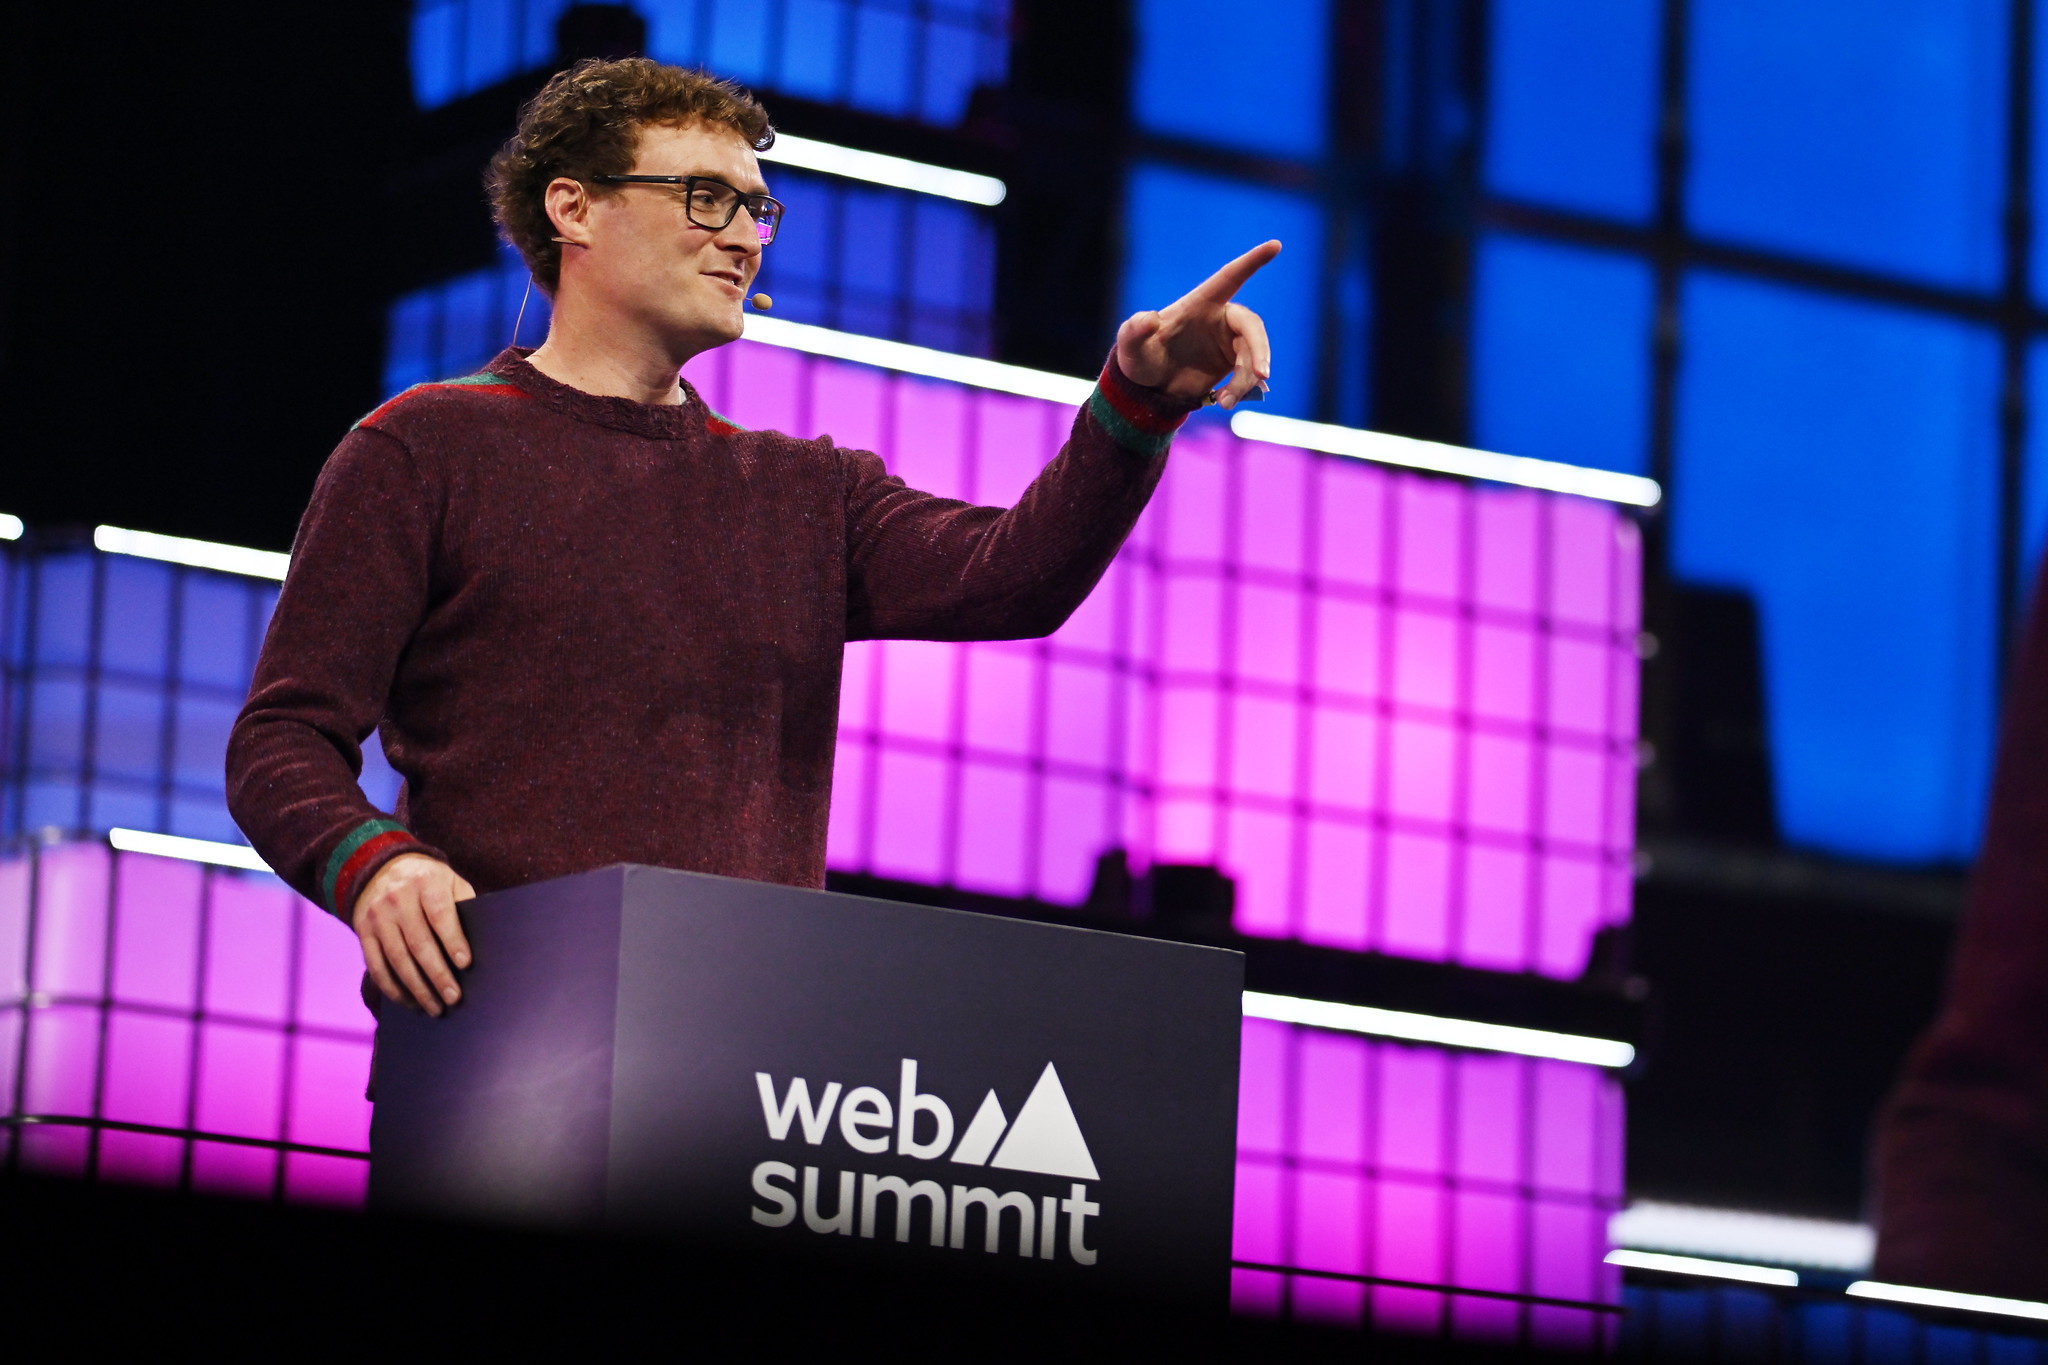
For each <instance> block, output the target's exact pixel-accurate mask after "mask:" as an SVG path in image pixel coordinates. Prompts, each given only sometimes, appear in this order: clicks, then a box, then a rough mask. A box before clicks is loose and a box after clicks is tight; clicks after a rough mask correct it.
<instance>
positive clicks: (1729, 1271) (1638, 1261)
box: [1607, 1251, 1799, 1288]
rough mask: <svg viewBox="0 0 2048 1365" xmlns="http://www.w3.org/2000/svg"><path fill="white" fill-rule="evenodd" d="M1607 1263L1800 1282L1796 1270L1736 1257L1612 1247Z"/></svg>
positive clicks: (1750, 1281) (1780, 1282)
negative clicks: (1711, 1258) (1743, 1261)
mask: <svg viewBox="0 0 2048 1365" xmlns="http://www.w3.org/2000/svg"><path fill="white" fill-rule="evenodd" d="M1607 1264H1609V1265H1618V1266H1626V1267H1628V1268H1629V1269H1631V1270H1661V1271H1663V1272H1664V1273H1665V1274H1667V1275H1705V1276H1707V1277H1709V1278H1711V1279H1716V1280H1741V1281H1742V1282H1743V1283H1745V1284H1776V1285H1783V1286H1785V1287H1787V1288H1792V1287H1795V1286H1797V1285H1798V1283H1799V1275H1798V1273H1797V1272H1796V1271H1791V1270H1778V1269H1776V1268H1774V1267H1772V1266H1767V1265H1737V1264H1736V1263H1735V1262H1733V1261H1703V1260H1701V1259H1700V1258H1699V1257H1697V1256H1666V1255H1664V1254H1662V1253H1661V1252H1656V1251H1610V1252H1608V1253H1607Z"/></svg>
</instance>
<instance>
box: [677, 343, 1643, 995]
mask: <svg viewBox="0 0 2048 1365" xmlns="http://www.w3.org/2000/svg"><path fill="white" fill-rule="evenodd" d="M687 373H689V374H690V375H691V377H692V378H693V379H694V380H695V381H696V382H697V383H698V385H699V386H700V388H701V389H702V391H703V392H704V395H705V398H706V400H707V401H708V402H709V403H710V404H711V405H712V406H713V407H715V408H717V409H718V410H719V411H720V412H723V413H726V414H727V415H729V416H731V417H733V418H734V419H735V420H736V421H739V422H740V423H742V424H743V425H747V426H752V427H763V428H767V427H773V428H778V429H782V430H789V431H804V432H823V433H829V434H830V435H832V436H833V438H834V439H835V440H837V441H838V442H839V443H841V444H843V445H853V446H860V447H864V448H867V449H872V450H876V451H879V452H881V453H882V454H884V455H885V456H886V457H887V458H888V459H889V462H890V466H891V468H892V469H893V470H894V471H895V472H897V473H899V474H901V475H902V476H903V477H904V478H905V479H906V480H907V481H908V482H909V483H911V484H912V485H913V486H915V487H919V488H925V489H929V490H931V491H933V492H938V493H943V494H949V495H953V496H958V497H964V498H970V499H973V500H975V501H981V502H994V503H1008V502H1010V501H1012V500H1013V499H1014V498H1015V497H1016V496H1017V494H1018V493H1019V492H1020V491H1021V490H1022V489H1023V488H1024V486H1025V485H1026V484H1027V483H1028V482H1029V481H1030V479H1031V478H1032V476H1033V475H1034V474H1035V473H1036V472H1037V471H1038V469H1039V468H1040V466H1041V465H1043V463H1044V462H1045V460H1046V459H1047V458H1049V457H1050V456H1051V454H1052V453H1053V451H1054V450H1056V449H1057V448H1058V445H1059V443H1060V441H1061V440H1063V439H1064V438H1065V435H1066V431H1067V428H1068V425H1069V423H1070V421H1071V420H1072V410H1071V409H1068V408H1064V407H1061V406H1059V405H1057V404H1053V403H1049V402H1042V401H1038V400H1034V399H1027V398H1016V397H1011V396H1009V395H1006V394H998V393H990V392H984V391H978V390H973V389H968V388H965V387H962V386H958V385H952V384H942V383H938V382H935V381H928V380H921V379H912V378H904V377H901V376H895V375H889V374H886V373H884V372H881V371H877V370H873V369H869V368H866V367H864V366H857V365H850V364H843V363H840V362H835V361H824V360H815V359H812V358H810V357H807V356H802V355H798V354H796V353H794V352H790V351H786V350H778V349H775V348H771V347H767V346H759V345H752V344H748V343H740V344H738V345H735V346H730V347H726V348H723V349H722V350H719V351H716V352H713V353H712V354H710V355H708V356H705V357H703V358H701V359H700V360H698V361H697V362H695V363H694V364H693V365H692V366H691V368H690V369H689V371H687ZM1639 557H1640V547H1639V540H1638V535H1637V530H1636V527H1635V525H1634V523H1633V522H1631V521H1629V520H1628V519H1627V518H1626V517H1624V516H1623V515H1621V514H1619V513H1618V512H1616V511H1614V510H1613V509H1611V508H1609V507H1607V506H1606V505H1604V504H1599V503H1593V502H1587V501H1584V500H1581V499H1577V498H1567V497H1553V496H1547V495H1543V494H1537V493H1530V492H1523V491H1506V490H1489V489H1479V488H1474V487H1469V486H1464V485H1459V484H1456V483H1452V482H1449V481H1445V480H1441V479H1431V478H1424V477H1421V476H1416V475H1407V474H1399V473H1394V472H1390V471H1388V470H1385V469H1382V468H1379V467H1376V466H1372V465H1367V464H1362V463H1359V462H1356V461H1349V460H1341V459H1332V458H1327V457H1319V456H1313V455H1310V454H1308V453H1306V452H1304V451H1300V450H1295V449H1291V448H1287V447H1280V446H1269V445H1260V444H1255V443H1251V442H1245V441H1239V440H1237V439H1235V438H1233V437H1232V436H1230V435H1229V434H1228V432H1227V430H1225V429H1224V428H1223V427H1222V426H1221V425H1220V424H1218V423H1215V422H1213V421H1209V420H1202V421H1199V422H1198V423H1197V424H1196V425H1195V426H1194V427H1193V429H1192V430H1190V431H1189V432H1187V433H1185V434H1183V436H1182V437H1181V439H1180V440H1179V441H1178V442H1177V444H1176V446H1175V448H1174V453H1173V457H1172V460H1171V462H1170V464H1169V466H1168V469H1167V474H1166V477H1165V479H1164V481H1163V482H1162V484H1161V486H1160V489H1159V492H1158V494H1157V496H1156V497H1155V498H1154V500H1153V503H1152V506H1151V508H1150V509H1149V510H1148V511H1147V513H1146V515H1145V517H1144V519H1143V520H1142V521H1141V522H1140V524H1139V527H1138V530H1137V532H1136V534H1135V535H1134V536H1133V537H1132V539H1131V541H1130V543H1129V544H1128V545H1127V546H1126V547H1125V549H1124V551H1123V553H1122V554H1120V555H1119V556H1118V557H1117V560H1116V562H1115V563H1114V564H1113V565H1112V567H1111V569H1110V571H1109V574H1108V576H1107V577H1106V578H1105V580H1104V582H1103V584H1102V586H1101V587H1100V588H1098V589H1097V590H1096V592H1095V594H1094V595H1093V596H1092V597H1091V598H1090V599H1089V600H1088V602H1087V604H1086V605H1084V606H1083V607H1082V608H1081V610H1080V611H1079V612H1077V613H1076V614H1075V616H1074V618H1073V619H1072V620H1071V621H1070V622H1069V623H1068V624H1067V625H1066V626H1065V627H1064V628H1063V629H1061V630H1060V631H1059V632H1058V633H1057V634H1055V635H1053V636H1052V637H1051V638H1049V639H1047V640H1042V641H1019V642H1015V643H1002V644H987V645H943V644H931V643H924V642H916V641H910V642H896V641H891V642H884V643H867V644H860V645H855V646H853V647H850V648H849V649H848V651H847V659H846V662H847V667H846V681H845V686H844V691H843V692H842V695H841V710H840V744H839V766H838V772H837V776H836V779H835V784H834V789H833V811H832V830H831V845H830V849H829V856H830V861H831V863H832V866H834V867H836V868H840V869H843V870H848V871H859V872H870V873H874V874H877V875H880V876H885V877H893V878H902V879H906V880H911V881H920V882H937V883H945V884H952V885H958V886H963V887H968V888H971V889H974V890H977V891H987V892H994V893H999V894H1003V895H1013V896H1015V895H1028V896H1036V897H1039V898H1042V899H1045V900H1050V901H1056V902H1074V901H1078V900H1079V899H1081V897H1082V896H1083V895H1084V894H1085V892H1086V890H1087V886H1088V879H1089V876H1090V872H1091V870H1092V866H1093V862H1094V859H1095V856H1096V855H1097V854H1098V853H1100V852H1101V851H1102V850H1103V849H1105V848H1110V847H1123V848H1125V849H1127V850H1129V851H1130V852H1131V854H1132V856H1133V858H1134V860H1135V861H1137V862H1139V863H1145V862H1149V861H1161V862H1197V863H1214V864H1216V865H1218V866H1220V867H1222V868H1223V869H1224V870H1225V871H1226V872H1228V873H1229V874H1230V875H1231V876H1232V877H1234V878H1235V879H1236V880H1237V886H1238V912H1237V922H1238V927H1239V928H1240V929H1242V930H1243V931H1245V932H1247V933H1252V934H1261V935H1269V936H1280V937H1292V938H1301V939H1306V940H1311V941H1314V942H1318V943H1324V944H1329V945H1332V946H1336V947H1343V948H1353V949H1362V950H1372V951H1381V952H1390V953H1398V954H1402V955H1405V956H1413V957H1423V958H1431V959H1436V960H1442V961H1451V962H1459V963H1464V964H1467V965H1471V966H1478V967H1488V968H1495V969H1500V970H1507V971H1535V972H1541V973H1544V974H1546V975H1550V976H1559V977H1574V976H1577V975H1578V974H1579V972H1580V971H1581V970H1582V969H1583V968H1584V965H1585V962H1586V957H1587V952H1588V949H1589V946H1590V944H1591V939H1592V935H1593V933H1594V932H1595V931H1597V930H1598V929H1599V928H1600V927H1602V926H1603V925H1608V924H1616V923H1620V922H1623V921H1625V920H1626V919H1627V918H1628V913H1629V896H1630V888H1631V880H1632V866H1631V860H1632V850H1633V845H1634V828H1635V822H1634V789H1635V738H1636V676H1637V659H1636V654H1635V642H1636V636H1637V631H1638V622H1639V609H1640V603H1639V600H1638V591H1639V583H1640V577H1641V573H1640V558H1639Z"/></svg>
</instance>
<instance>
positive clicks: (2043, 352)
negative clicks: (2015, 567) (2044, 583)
mask: <svg viewBox="0 0 2048 1365" xmlns="http://www.w3.org/2000/svg"><path fill="white" fill-rule="evenodd" d="M2027 410H2028V412H2029V413H2030V414H2032V420H2030V421H2029V422H2028V423H2027V450H2026V461H2025V465H2024V467H2023V469H2022V472H2021V482H2020V535H2021V538H2022V539H2021V554H2022V558H2021V562H2020V575H2021V578H2020V591H2021V594H2022V602H2023V603H2024V600H2025V594H2027V593H2029V592H2031V591H2032V590H2033V586H2034V576H2035V575H2036V574H2037V573H2039V572H2040V570H2041V547H2042V545H2043V544H2044V542H2048V341H2036V342H2035V343H2034V344H2033V346H2031V347H2030V348H2029V349H2028V351H2027Z"/></svg>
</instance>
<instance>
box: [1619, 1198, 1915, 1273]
mask: <svg viewBox="0 0 2048 1365" xmlns="http://www.w3.org/2000/svg"><path fill="white" fill-rule="evenodd" d="M1607 1235H1608V1238H1609V1240H1611V1241H1612V1242H1613V1243H1614V1244H1615V1245H1616V1246H1623V1247H1630V1248H1633V1249H1635V1250H1638V1251H1674V1252H1680V1253H1684V1254H1688V1255H1695V1256H1721V1257H1726V1258H1728V1259H1729V1260H1735V1261H1761V1262H1763V1263H1764V1264H1766V1265H1800V1266H1811V1267H1813V1268H1814V1269H1817V1270H1846V1271H1851V1272H1855V1271H1864V1270H1868V1269H1870V1258H1871V1256H1872V1254H1873V1253H1874V1252H1875V1251H1876V1249H1877V1234H1876V1232H1874V1231H1873V1230H1872V1229H1870V1228H1869V1227H1867V1226H1865V1225H1864V1224H1862V1223H1831V1222H1827V1221H1824V1220H1822V1219H1819V1218H1788V1217H1786V1216H1784V1215H1783V1214H1775V1213H1751V1212H1748V1211H1746V1210H1743V1209H1703V1208H1692V1207H1689V1206H1687V1205H1684V1204H1658V1203H1651V1202H1647V1201H1646V1202H1643V1203H1638V1204H1631V1205H1629V1207H1627V1208H1626V1209H1623V1210H1622V1211H1621V1212H1620V1213H1617V1214H1615V1215H1614V1217H1613V1218H1612V1219H1611V1220H1609V1222H1608V1224H1607Z"/></svg>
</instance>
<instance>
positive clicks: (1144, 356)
mask: <svg viewBox="0 0 2048 1365" xmlns="http://www.w3.org/2000/svg"><path fill="white" fill-rule="evenodd" d="M1279 254H1280V243H1278V242H1266V243H1264V244H1263V245H1261V246H1255V247H1253V248H1252V249H1251V250H1250V251H1247V252H1245V253H1244V255H1242V256H1240V257H1238V258H1237V259H1236V260H1234V261H1232V262H1231V263H1230V264H1229V265H1226V266H1224V267H1223V268H1222V269H1221V270H1219V271H1217V272H1216V273H1215V274H1213V275H1211V276H1210V277H1209V278H1208V279H1206V280H1204V281H1202V283H1200V284H1198V285H1196V286H1195V287H1194V288H1193V289H1192V290H1190V291H1189V292H1188V293H1186V294H1184V295H1182V296H1181V298H1179V299H1178V300H1176V301H1175V302H1173V303H1171V304H1168V305H1167V306H1166V307H1165V308H1162V309H1160V310H1159V311H1158V312H1156V313H1137V314H1134V315H1133V316H1132V317H1130V318H1129V319H1127V320H1126V321H1125V323H1124V325H1123V326H1122V327H1119V328H1118V329H1117V333H1116V363H1117V366H1118V368H1119V369H1121V370H1122V371H1123V372H1124V374H1125V375H1127V376H1129V377H1130V378H1131V379H1132V380H1134V381H1135V382H1137V383H1139V384H1143V385H1145V386H1147V387H1148V388H1155V389H1164V390H1166V391H1167V392H1168V393H1170V394H1172V395H1174V396H1175V397H1176V398H1186V399H1198V398H1201V397H1202V396H1203V395H1205V394H1207V393H1208V392H1209V390H1210V389H1212V388H1214V387H1215V385H1216V381H1217V380H1219V379H1222V378H1223V377H1224V376H1225V375H1228V376H1229V377H1230V381H1229V383H1227V384H1225V385H1224V386H1223V390H1222V392H1221V393H1220V394H1218V395H1217V402H1218V403H1220V404H1221V405H1222V406H1224V407H1226V408H1228V407H1234V406H1235V405H1236V404H1237V402H1238V400H1239V399H1241V398H1243V397H1244V396H1245V395H1246V394H1248V393H1250V392H1251V391H1252V390H1253V389H1256V388H1259V387H1260V386H1261V385H1263V384H1264V383H1265V382H1266V380H1267V379H1268V378H1270V377H1271V375H1272V369H1273V353H1272V349H1271V348H1270V347H1269V346H1267V344H1266V324H1265V323H1263V322H1261V321H1259V315H1258V314H1257V313H1254V312H1253V311H1252V310H1251V309H1249V308H1247V307H1245V306H1244V305H1243V304H1241V303H1232V302H1231V299H1232V297H1233V296H1234V295H1235V294H1236V293H1237V291H1238V290H1239V289H1241V288H1243V287H1244V282H1245V281H1246V280H1249V279H1250V278H1251V277H1252V276H1253V275H1254V274H1256V273H1257V272H1258V269H1259V267H1261V266H1263V265H1264V264H1266V262H1268V261H1270V260H1272V259H1273V258H1274V257H1275V256H1278V255H1279Z"/></svg>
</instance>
